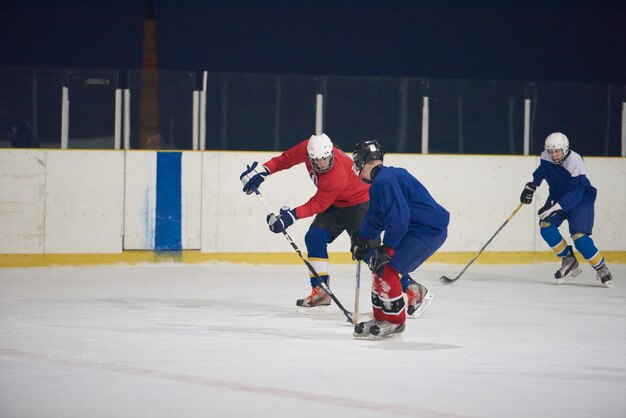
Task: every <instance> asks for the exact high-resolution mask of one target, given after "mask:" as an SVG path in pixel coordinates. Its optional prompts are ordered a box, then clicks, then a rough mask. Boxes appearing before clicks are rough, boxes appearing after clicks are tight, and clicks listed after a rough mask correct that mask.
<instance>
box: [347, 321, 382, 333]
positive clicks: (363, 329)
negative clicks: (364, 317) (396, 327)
mask: <svg viewBox="0 0 626 418" xmlns="http://www.w3.org/2000/svg"><path fill="white" fill-rule="evenodd" d="M377 322H378V321H376V320H375V319H370V320H369V321H364V322H359V323H358V324H356V325H355V326H354V333H352V335H353V336H355V337H357V338H366V337H369V335H370V328H371V327H372V326H373V325H375V324H376V323H377Z"/></svg>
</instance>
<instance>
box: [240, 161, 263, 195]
mask: <svg viewBox="0 0 626 418" xmlns="http://www.w3.org/2000/svg"><path fill="white" fill-rule="evenodd" d="M258 165H259V163H258V162H256V161H255V162H253V163H252V165H249V166H248V168H247V169H246V171H244V172H243V173H241V175H240V176H239V180H241V182H242V183H243V191H244V192H246V194H252V193H254V192H255V191H257V190H258V189H259V186H260V185H261V183H263V181H265V177H267V175H268V174H269V173H270V171H269V170H268V169H267V167H265V166H264V165H263V166H260V167H259V166H258Z"/></svg>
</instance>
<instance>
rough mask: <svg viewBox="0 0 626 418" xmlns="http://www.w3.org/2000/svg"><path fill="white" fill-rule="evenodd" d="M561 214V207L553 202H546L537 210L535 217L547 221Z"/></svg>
mask: <svg viewBox="0 0 626 418" xmlns="http://www.w3.org/2000/svg"><path fill="white" fill-rule="evenodd" d="M561 213H563V208H562V207H561V205H559V204H558V202H555V201H553V200H548V201H547V202H546V204H545V205H544V206H543V207H542V208H541V209H539V212H537V215H539V219H540V220H542V221H549V219H550V218H552V217H553V216H555V215H557V214H561Z"/></svg>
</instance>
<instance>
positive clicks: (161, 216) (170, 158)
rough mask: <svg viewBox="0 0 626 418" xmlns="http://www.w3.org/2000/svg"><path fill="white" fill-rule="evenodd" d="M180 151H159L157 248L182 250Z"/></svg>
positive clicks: (155, 241) (155, 239) (155, 238)
mask: <svg viewBox="0 0 626 418" xmlns="http://www.w3.org/2000/svg"><path fill="white" fill-rule="evenodd" d="M181 157H182V154H181V153H180V152H157V175H156V179H157V181H156V226H155V236H154V249H155V250H181V249H182V244H181V223H180V220H181V206H182V205H181V183H180V182H181Z"/></svg>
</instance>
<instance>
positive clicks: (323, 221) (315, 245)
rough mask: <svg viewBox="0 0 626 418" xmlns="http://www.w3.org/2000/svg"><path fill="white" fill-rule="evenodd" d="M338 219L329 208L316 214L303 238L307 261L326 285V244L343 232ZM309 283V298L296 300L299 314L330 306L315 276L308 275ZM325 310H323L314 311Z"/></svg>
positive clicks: (327, 281)
mask: <svg viewBox="0 0 626 418" xmlns="http://www.w3.org/2000/svg"><path fill="white" fill-rule="evenodd" d="M338 222H339V220H338V217H337V213H336V211H335V208H334V207H333V206H331V207H330V208H328V209H327V210H326V211H324V212H322V213H319V214H317V216H315V219H313V222H312V223H311V226H310V227H309V230H308V231H307V233H306V234H305V236H304V243H305V245H306V249H307V253H308V260H309V263H311V266H313V268H314V269H315V271H316V272H317V274H318V276H319V277H320V279H322V281H323V282H325V283H326V284H328V283H329V279H330V277H329V274H328V244H329V243H331V242H332V241H334V240H335V238H336V237H337V236H338V235H339V234H340V233H341V232H342V231H343V229H341V227H340V226H339V227H338ZM309 278H310V283H311V294H309V296H307V297H305V298H303V299H298V300H297V301H296V305H297V306H298V307H299V309H298V310H299V311H300V312H307V311H315V310H311V309H309V308H325V307H328V306H330V302H331V298H330V296H328V295H327V294H326V292H324V290H322V289H321V288H320V287H319V283H318V280H317V278H316V277H315V275H313V274H312V273H310V274H309ZM316 310H325V309H316Z"/></svg>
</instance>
